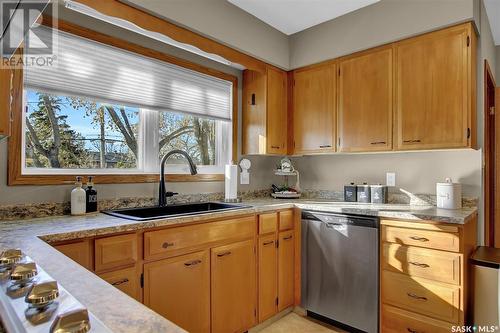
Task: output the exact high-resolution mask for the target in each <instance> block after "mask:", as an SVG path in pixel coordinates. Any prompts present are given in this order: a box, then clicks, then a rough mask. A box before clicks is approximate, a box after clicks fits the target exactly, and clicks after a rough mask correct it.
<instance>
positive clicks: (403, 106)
mask: <svg viewBox="0 0 500 333" xmlns="http://www.w3.org/2000/svg"><path fill="white" fill-rule="evenodd" d="M468 27H470V25H462V26H458V27H454V28H450V29H446V30H443V31H439V32H435V33H431V34H427V35H424V36H421V37H417V38H413V39H410V40H407V41H403V42H400V43H397V44H396V75H397V79H396V82H397V91H396V103H397V107H396V117H397V148H398V149H402V150H403V149H404V150H406V149H426V148H456V147H467V146H468V144H469V141H468V132H469V131H470V129H468V128H469V126H470V124H469V119H468V118H469V112H470V110H471V105H472V103H471V102H470V99H471V98H472V97H471V90H472V89H475V87H470V86H469V80H471V79H472V78H469V70H468V66H475V64H470V65H468V63H469V61H470V59H469V57H470V56H471V51H470V48H471V46H470V41H471V38H472V36H471V31H470V29H469V28H468ZM468 45H469V46H468Z"/></svg>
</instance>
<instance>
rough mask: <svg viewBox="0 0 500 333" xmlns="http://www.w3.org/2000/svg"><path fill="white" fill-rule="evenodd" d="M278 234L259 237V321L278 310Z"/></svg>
mask: <svg viewBox="0 0 500 333" xmlns="http://www.w3.org/2000/svg"><path fill="white" fill-rule="evenodd" d="M276 244H277V241H276V234H274V233H272V234H269V235H266V236H261V237H259V248H258V258H259V267H258V271H259V322H263V321H264V320H266V319H268V318H270V317H272V316H274V315H275V314H276V313H277V311H278V253H277V247H276Z"/></svg>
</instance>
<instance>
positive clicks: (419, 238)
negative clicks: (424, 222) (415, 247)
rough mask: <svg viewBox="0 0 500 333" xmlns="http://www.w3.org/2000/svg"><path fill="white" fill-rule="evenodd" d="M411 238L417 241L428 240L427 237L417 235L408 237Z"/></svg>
mask: <svg viewBox="0 0 500 333" xmlns="http://www.w3.org/2000/svg"><path fill="white" fill-rule="evenodd" d="M410 238H411V239H413V240H416V241H419V242H428V241H429V239H428V238H425V237H418V236H411V237H410Z"/></svg>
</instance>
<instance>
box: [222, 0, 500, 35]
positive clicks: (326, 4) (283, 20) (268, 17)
mask: <svg viewBox="0 0 500 333" xmlns="http://www.w3.org/2000/svg"><path fill="white" fill-rule="evenodd" d="M227 1H229V2H230V3H232V4H234V5H235V6H238V7H240V8H241V9H243V10H245V11H247V12H248V13H250V14H252V15H253V16H255V17H257V18H258V19H260V20H261V21H264V22H265V23H267V24H269V25H270V26H272V27H274V28H276V29H277V30H279V31H281V32H283V33H285V34H287V35H291V34H294V33H296V32H299V31H302V30H305V29H307V28H310V27H312V26H315V25H318V24H320V23H323V22H325V21H329V20H332V19H334V18H336V17H339V16H342V15H344V14H347V13H349V12H352V11H355V10H357V9H360V8H363V7H365V6H368V5H371V4H373V3H376V2H378V1H380V0H227ZM492 1H498V0H492ZM499 2H500V1H499Z"/></svg>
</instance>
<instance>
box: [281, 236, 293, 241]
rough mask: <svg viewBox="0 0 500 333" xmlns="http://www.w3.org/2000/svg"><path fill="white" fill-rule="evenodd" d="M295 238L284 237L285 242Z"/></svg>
mask: <svg viewBox="0 0 500 333" xmlns="http://www.w3.org/2000/svg"><path fill="white" fill-rule="evenodd" d="M292 237H293V236H287V237H284V238H283V240H290V239H292Z"/></svg>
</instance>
